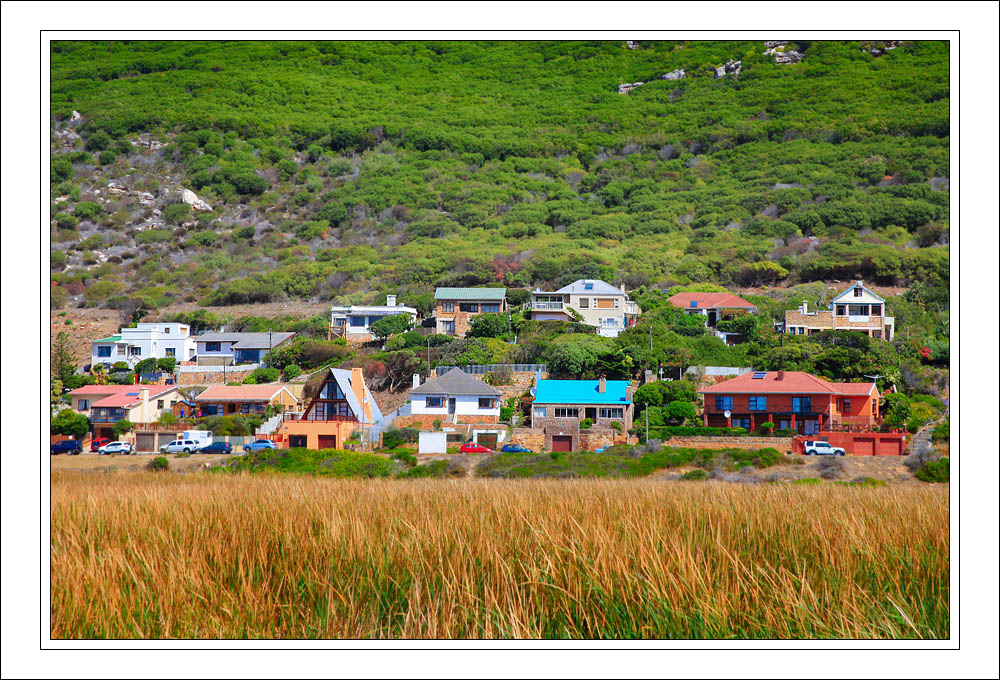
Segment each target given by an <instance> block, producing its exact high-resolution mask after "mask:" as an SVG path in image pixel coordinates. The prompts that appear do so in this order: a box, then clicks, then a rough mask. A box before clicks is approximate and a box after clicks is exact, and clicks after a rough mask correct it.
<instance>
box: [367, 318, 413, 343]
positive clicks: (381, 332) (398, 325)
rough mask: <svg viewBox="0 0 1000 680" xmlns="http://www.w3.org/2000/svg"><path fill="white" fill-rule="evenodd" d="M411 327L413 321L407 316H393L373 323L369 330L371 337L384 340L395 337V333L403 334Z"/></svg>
mask: <svg viewBox="0 0 1000 680" xmlns="http://www.w3.org/2000/svg"><path fill="white" fill-rule="evenodd" d="M412 325H413V320H412V318H411V317H410V316H409V315H408V314H394V315H393V316H387V317H385V318H382V319H379V320H378V321H376V322H375V323H373V324H372V326H371V330H372V335H374V336H375V337H376V338H378V339H379V340H384V339H385V338H388V337H389V336H390V335H396V334H397V333H403V332H405V331H408V330H410V328H411V327H412Z"/></svg>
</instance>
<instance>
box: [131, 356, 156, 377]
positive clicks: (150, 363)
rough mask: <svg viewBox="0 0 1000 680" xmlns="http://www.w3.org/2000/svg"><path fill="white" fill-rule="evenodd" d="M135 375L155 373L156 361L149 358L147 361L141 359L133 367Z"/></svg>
mask: <svg viewBox="0 0 1000 680" xmlns="http://www.w3.org/2000/svg"><path fill="white" fill-rule="evenodd" d="M135 372H136V373H154V372H156V359H154V358H153V357H149V358H148V359H143V360H142V361H140V362H139V363H137V364H136V365H135Z"/></svg>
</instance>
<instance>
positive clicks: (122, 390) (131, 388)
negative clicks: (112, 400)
mask: <svg viewBox="0 0 1000 680" xmlns="http://www.w3.org/2000/svg"><path fill="white" fill-rule="evenodd" d="M143 388H148V389H149V396H150V398H152V397H153V396H154V395H157V394H160V393H161V392H167V391H169V390H173V389H177V386H176V385H84V386H83V387H77V388H76V389H75V390H72V391H70V392H68V394H75V395H80V396H86V395H88V394H108V395H112V394H126V393H128V392H138V391H139V390H141V389H143Z"/></svg>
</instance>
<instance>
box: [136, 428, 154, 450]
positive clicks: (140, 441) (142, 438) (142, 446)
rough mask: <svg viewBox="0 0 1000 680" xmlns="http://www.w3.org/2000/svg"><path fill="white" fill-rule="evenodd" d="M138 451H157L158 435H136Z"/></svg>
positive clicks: (147, 433) (145, 433)
mask: <svg viewBox="0 0 1000 680" xmlns="http://www.w3.org/2000/svg"><path fill="white" fill-rule="evenodd" d="M135 450H136V451H156V435H155V434H154V433H152V432H139V433H137V434H136V435H135Z"/></svg>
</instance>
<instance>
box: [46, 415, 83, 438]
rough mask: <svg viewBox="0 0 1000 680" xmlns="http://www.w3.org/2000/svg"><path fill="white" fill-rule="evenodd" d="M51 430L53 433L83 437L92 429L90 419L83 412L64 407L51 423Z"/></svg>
mask: <svg viewBox="0 0 1000 680" xmlns="http://www.w3.org/2000/svg"><path fill="white" fill-rule="evenodd" d="M49 431H50V432H51V433H52V434H61V435H66V436H72V437H80V438H82V437H83V436H84V435H86V434H87V432H89V431H90V420H88V419H87V416H85V415H83V414H82V413H76V412H74V411H73V410H72V409H68V408H67V409H63V410H62V411H60V412H59V413H58V414H57V415H56V416H55V417H54V418H53V419H52V421H51V422H50V423H49Z"/></svg>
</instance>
